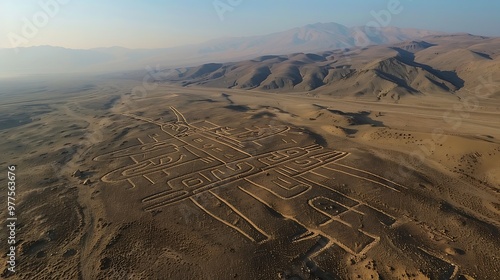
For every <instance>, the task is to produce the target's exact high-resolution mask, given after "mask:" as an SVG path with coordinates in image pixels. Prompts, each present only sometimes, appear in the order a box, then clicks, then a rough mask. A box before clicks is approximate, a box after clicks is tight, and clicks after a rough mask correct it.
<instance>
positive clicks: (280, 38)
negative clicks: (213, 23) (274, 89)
mask: <svg viewBox="0 0 500 280" xmlns="http://www.w3.org/2000/svg"><path fill="white" fill-rule="evenodd" d="M433 34H441V33H439V32H434V31H426V30H418V29H400V28H396V27H384V28H381V29H380V30H379V32H377V35H376V36H370V34H367V33H366V32H365V30H364V27H351V28H349V27H346V26H344V25H341V24H337V23H333V22H332V23H316V24H309V25H306V26H302V27H297V28H293V29H290V30H286V31H283V32H276V33H272V34H267V35H262V36H251V37H239V38H223V39H214V40H210V41H208V42H205V43H201V44H196V45H189V46H182V47H175V48H164V49H127V48H122V47H110V48H94V49H89V50H75V49H65V48H60V47H50V46H39V47H28V48H19V49H17V52H15V51H14V50H13V49H0V61H2V63H1V64H0V74H2V73H3V74H16V73H19V74H36V73H68V72H96V71H100V72H109V71H123V70H133V69H144V68H145V67H146V66H148V65H149V66H156V65H160V66H162V67H172V66H193V65H196V64H200V63H205V62H213V61H218V62H227V61H235V60H242V59H250V58H254V57H257V56H262V55H268V54H273V55H282V54H289V53H295V52H319V51H327V50H333V49H340V48H349V47H355V46H360V45H362V46H366V45H372V44H374V45H376V44H388V43H397V42H403V41H407V40H414V39H419V38H421V37H424V36H428V35H433ZM360 41H361V42H362V44H361V43H360Z"/></svg>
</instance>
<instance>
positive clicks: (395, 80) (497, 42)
mask: <svg viewBox="0 0 500 280" xmlns="http://www.w3.org/2000/svg"><path fill="white" fill-rule="evenodd" d="M163 74H164V75H163V76H167V80H169V81H171V82H176V83H179V84H181V85H183V86H191V85H199V86H209V87H219V88H236V89H257V90H263V91H273V92H280V91H286V92H290V91H301V92H304V91H307V92H311V93H312V94H315V93H322V94H328V95H335V96H352V97H356V98H369V99H381V98H391V99H394V100H399V99H400V98H401V97H403V96H422V95H428V94H432V95H439V94H442V95H443V96H455V97H456V98H461V97H460V96H461V93H471V92H472V93H475V92H476V91H479V90H480V91H483V92H484V91H485V90H488V88H491V87H492V86H493V85H494V81H498V80H500V38H488V37H483V36H474V35H470V34H446V35H429V36H425V37H422V38H421V39H419V40H410V41H404V42H398V43H393V44H383V45H372V46H367V47H350V48H342V49H336V50H329V51H322V52H315V53H303V52H300V53H293V54H287V55H265V56H260V57H256V58H253V59H249V60H242V61H239V62H229V63H208V64H203V65H200V66H196V67H182V68H175V69H171V70H169V71H168V72H166V73H163ZM160 76H161V75H160ZM497 88H498V87H497ZM490 93H491V95H500V94H499V92H496V91H492V92H490Z"/></svg>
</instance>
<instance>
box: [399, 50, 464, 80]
mask: <svg viewBox="0 0 500 280" xmlns="http://www.w3.org/2000/svg"><path fill="white" fill-rule="evenodd" d="M391 49H393V50H395V51H397V52H398V57H397V58H398V59H399V60H400V61H401V62H403V63H406V64H408V65H410V66H413V67H419V68H422V69H424V70H426V71H427V72H429V73H431V74H433V75H434V76H436V77H438V78H440V79H442V80H445V81H448V82H450V83H451V84H453V85H454V86H455V87H457V88H459V89H460V88H462V87H463V86H464V84H465V81H464V80H462V79H461V78H460V77H459V76H458V75H457V73H455V72H454V71H442V70H438V69H434V68H432V67H431V66H429V65H426V64H422V63H418V62H416V61H415V54H414V53H412V52H409V51H407V50H404V49H401V48H398V47H392V48H391Z"/></svg>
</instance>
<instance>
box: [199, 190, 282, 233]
mask: <svg viewBox="0 0 500 280" xmlns="http://www.w3.org/2000/svg"><path fill="white" fill-rule="evenodd" d="M208 192H209V193H210V194H212V195H213V196H215V197H216V198H217V199H219V200H220V201H222V202H224V203H225V204H226V205H227V206H228V207H229V208H231V210H233V211H234V212H235V213H236V214H238V215H239V216H241V217H242V218H243V219H245V221H247V222H248V223H249V224H250V225H252V226H253V227H254V228H255V229H256V230H257V231H259V232H260V233H262V235H265V236H266V237H267V238H268V239H270V238H271V237H272V236H271V235H269V234H267V233H266V232H265V231H264V230H262V229H261V228H259V226H258V225H257V224H255V223H254V222H252V221H251V220H250V219H249V218H247V217H246V216H245V215H244V214H243V213H241V212H240V210H238V209H236V207H234V206H233V205H232V204H231V203H229V202H228V201H227V200H225V199H223V198H222V197H220V196H219V195H217V194H216V193H214V192H212V191H208Z"/></svg>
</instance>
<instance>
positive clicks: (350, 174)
mask: <svg viewBox="0 0 500 280" xmlns="http://www.w3.org/2000/svg"><path fill="white" fill-rule="evenodd" d="M322 168H326V169H329V170H331V171H335V172H340V173H344V174H346V175H349V176H352V177H356V178H359V179H363V180H366V181H370V182H372V183H375V184H378V185H381V186H383V187H386V188H388V189H390V190H393V191H395V192H401V191H400V190H397V189H395V188H392V187H389V186H388V185H385V184H383V183H380V182H377V181H375V180H372V179H368V178H365V177H361V176H358V175H354V174H352V173H348V172H345V171H341V170H338V169H334V168H331V167H328V166H322Z"/></svg>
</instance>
